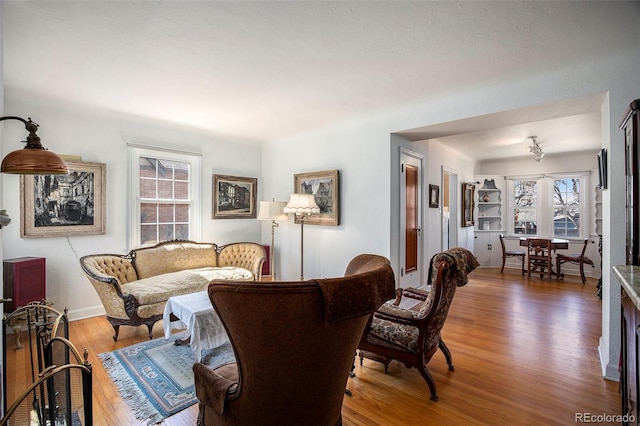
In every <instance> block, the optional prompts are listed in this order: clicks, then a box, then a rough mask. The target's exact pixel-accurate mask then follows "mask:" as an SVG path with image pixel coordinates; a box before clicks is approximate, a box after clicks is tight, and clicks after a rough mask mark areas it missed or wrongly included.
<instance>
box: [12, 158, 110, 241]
mask: <svg viewBox="0 0 640 426" xmlns="http://www.w3.org/2000/svg"><path fill="white" fill-rule="evenodd" d="M67 165H68V166H69V174H67V175H22V176H20V188H21V191H20V219H21V221H20V237H22V238H42V237H67V236H72V235H100V234H104V233H105V224H106V193H105V189H106V183H107V180H106V179H107V173H106V172H107V166H106V164H103V163H87V162H83V161H67Z"/></svg>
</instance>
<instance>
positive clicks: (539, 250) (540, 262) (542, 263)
mask: <svg viewBox="0 0 640 426" xmlns="http://www.w3.org/2000/svg"><path fill="white" fill-rule="evenodd" d="M551 252H552V247H551V240H550V239H545V238H527V270H528V276H529V277H531V272H537V273H539V274H540V278H541V279H542V278H544V276H545V275H548V276H549V279H551V275H553V274H554V272H553V259H552V257H551Z"/></svg>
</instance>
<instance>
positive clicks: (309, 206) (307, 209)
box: [283, 194, 320, 281]
mask: <svg viewBox="0 0 640 426" xmlns="http://www.w3.org/2000/svg"><path fill="white" fill-rule="evenodd" d="M283 211H284V212H285V213H292V214H294V215H295V216H296V217H297V218H298V219H299V220H300V281H303V280H304V220H305V219H306V218H308V217H309V216H311V215H316V214H319V213H320V207H318V205H317V204H316V199H315V197H314V196H313V194H291V196H290V197H289V202H288V203H287V205H286V206H284V210H283Z"/></svg>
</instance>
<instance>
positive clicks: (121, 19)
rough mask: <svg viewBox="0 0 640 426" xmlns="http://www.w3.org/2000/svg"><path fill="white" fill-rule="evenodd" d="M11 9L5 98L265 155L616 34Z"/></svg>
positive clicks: (191, 5)
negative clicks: (143, 122)
mask: <svg viewBox="0 0 640 426" xmlns="http://www.w3.org/2000/svg"><path fill="white" fill-rule="evenodd" d="M1 6H2V25H3V48H4V55H5V57H4V67H5V69H4V83H5V88H6V89H5V90H7V91H10V90H15V91H16V92H17V93H29V94H32V95H34V96H42V97H46V98H50V99H54V100H55V99H62V100H65V101H66V102H72V103H75V104H78V105H81V106H82V105H86V106H90V107H97V108H103V109H106V110H109V111H115V112H120V113H124V114H131V115H134V116H140V117H144V118H150V119H154V120H160V121H166V122H171V123H176V124H179V125H184V126H189V127H193V128H197V129H202V130H205V131H211V132H215V133H216V134H221V135H229V136H234V137H239V138H246V139H248V140H255V141H270V140H277V139H282V138H287V137H291V136H294V135H296V134H300V133H304V132H308V131H311V130H313V129H317V128H320V127H323V126H327V125H330V124H333V123H336V122H339V121H343V120H348V119H351V118H355V117H357V116H361V115H365V114H371V113H374V112H379V111H382V110H388V109H392V108H395V107H400V106H404V105H407V104H410V103H414V102H419V101H424V100H427V99H429V98H430V97H434V96H443V95H446V93H447V92H449V91H452V90H456V91H459V90H460V89H461V88H464V87H470V88H471V87H477V86H479V85H483V84H490V83H495V82H498V81H502V80H504V79H513V78H518V77H519V76H526V75H528V74H530V73H532V72H536V70H540V69H552V68H553V67H564V66H570V65H571V64H575V63H576V62H582V61H585V60H588V59H589V58H591V57H594V56H599V55H603V54H606V52H607V46H610V45H611V43H612V41H611V40H610V38H611V37H610V36H608V34H607V32H606V31H602V32H600V33H597V31H596V33H597V34H598V37H593V36H591V37H586V36H585V30H586V29H588V28H595V29H597V28H611V27H614V26H615V25H616V23H615V21H614V19H615V18H614V14H612V13H610V10H611V8H612V7H615V5H612V4H611V3H609V2H604V3H598V2H595V3H592V2H589V3H582V4H579V2H535V1H534V2H524V3H523V2H460V3H459V2H449V1H447V2H364V1H359V2H309V1H304V2H273V1H262V2H218V1H216V2H214V1H198V2H189V1H171V2H165V1H143V2H138V1H125V2H120V1H118V2H115V1H111V2H102V1H90V2H89V1H86V2H84V1H65V2H59V1H46V2H42V1H16V2H14V1H3V2H2V5H1ZM589 34H593V32H589ZM503 118H505V117H503ZM541 121H544V120H542V119H541ZM500 123H502V124H501V125H502V127H504V126H505V125H507V124H510V123H509V122H506V121H501V122H500ZM459 124H460V125H462V123H459ZM519 124H522V123H519ZM597 124H598V126H599V122H598V123H597ZM480 127H483V126H482V125H481V126H480ZM484 127H485V128H484V129H482V131H484V132H488V131H489V129H487V128H486V127H487V126H486V125H484ZM420 132H422V134H428V132H426V129H422V130H420V131H417V133H416V134H418V133H420ZM425 132H426V133H425ZM528 132H529V130H528V129H520V133H521V135H525V134H526V136H528V134H527V133H528ZM454 133H455V131H454ZM450 134H451V133H449V134H448V135H450ZM414 136H415V135H414ZM439 136H441V137H444V136H447V135H444V134H442V133H440V135H439ZM526 136H525V137H526ZM539 136H541V139H540V142H541V143H544V142H545V141H544V139H543V138H542V136H543V135H542V134H540V135H539ZM518 137H520V136H518ZM485 151H486V150H485Z"/></svg>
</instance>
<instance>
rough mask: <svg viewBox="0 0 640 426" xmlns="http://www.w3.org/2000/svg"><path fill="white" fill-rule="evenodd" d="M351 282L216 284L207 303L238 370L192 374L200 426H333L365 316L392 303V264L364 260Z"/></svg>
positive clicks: (198, 368)
mask: <svg viewBox="0 0 640 426" xmlns="http://www.w3.org/2000/svg"><path fill="white" fill-rule="evenodd" d="M347 274H348V276H345V277H340V278H329V279H316V280H308V281H275V282H246V281H231V280H225V281H218V280H214V281H212V282H211V284H209V288H208V294H209V298H210V300H211V303H212V304H213V307H214V308H215V310H216V312H217V313H218V315H219V317H220V319H221V321H222V323H223V325H224V327H225V329H226V331H227V334H228V336H229V340H230V342H231V345H232V347H233V350H234V354H235V358H236V362H235V363H232V364H228V365H224V366H221V367H218V368H216V369H211V368H209V367H207V366H206V365H204V364H200V363H196V364H195V365H194V366H193V371H194V377H195V387H196V395H197V397H198V401H199V414H198V424H199V425H243V426H245V425H246V426H251V425H285V426H286V425H312V426H313V425H317V426H328V425H331V426H332V425H339V424H341V423H342V414H341V409H342V401H343V399H344V394H345V389H346V385H347V380H348V377H349V372H350V371H351V367H352V364H353V359H354V354H355V353H356V347H357V345H358V341H359V340H360V336H362V333H363V331H364V328H365V325H366V323H367V321H368V318H369V314H370V313H371V312H373V311H374V310H375V309H376V308H378V307H379V306H380V305H381V304H382V303H383V302H384V301H386V300H389V299H392V298H393V297H394V295H395V291H394V289H395V279H394V275H393V270H392V269H391V266H390V264H389V261H388V260H387V259H386V258H384V257H381V256H377V255H369V254H365V255H360V256H357V257H355V258H354V259H353V260H352V261H351V262H350V264H349V266H347Z"/></svg>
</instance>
